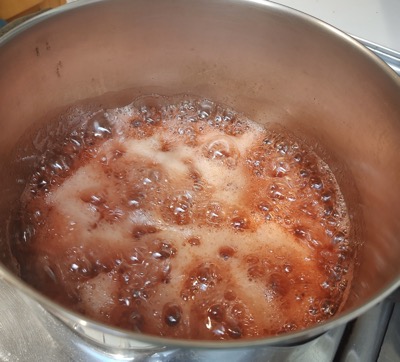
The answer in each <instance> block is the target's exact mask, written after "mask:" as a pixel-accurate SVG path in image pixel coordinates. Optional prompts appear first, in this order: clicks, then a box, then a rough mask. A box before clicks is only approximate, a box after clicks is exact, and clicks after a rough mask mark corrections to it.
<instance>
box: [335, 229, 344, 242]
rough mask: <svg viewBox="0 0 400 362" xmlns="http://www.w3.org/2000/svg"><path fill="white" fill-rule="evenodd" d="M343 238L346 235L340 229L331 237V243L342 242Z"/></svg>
mask: <svg viewBox="0 0 400 362" xmlns="http://www.w3.org/2000/svg"><path fill="white" fill-rule="evenodd" d="M345 240H346V236H345V235H344V233H342V232H341V231H339V232H338V233H337V234H336V235H335V236H334V237H333V243H334V244H339V243H343V242H344V241H345Z"/></svg>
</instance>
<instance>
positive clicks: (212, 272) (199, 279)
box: [181, 262, 221, 301]
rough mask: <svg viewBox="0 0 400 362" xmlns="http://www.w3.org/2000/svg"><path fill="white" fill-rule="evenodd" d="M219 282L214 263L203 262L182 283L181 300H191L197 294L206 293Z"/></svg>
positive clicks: (219, 276)
mask: <svg viewBox="0 0 400 362" xmlns="http://www.w3.org/2000/svg"><path fill="white" fill-rule="evenodd" d="M220 280H221V275H220V271H219V268H218V267H217V265H215V264H214V263H210V262H205V263H202V264H200V265H199V266H197V267H196V268H194V269H192V270H191V271H190V273H189V275H188V277H187V279H186V281H185V283H184V286H183V289H182V291H181V298H182V299H183V300H185V301H187V300H193V299H194V298H195V295H196V294H197V293H204V292H208V291H209V290H210V289H212V288H214V287H215V286H216V285H217V284H218V283H219V282H220Z"/></svg>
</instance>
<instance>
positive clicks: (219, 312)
mask: <svg viewBox="0 0 400 362" xmlns="http://www.w3.org/2000/svg"><path fill="white" fill-rule="evenodd" d="M207 315H208V316H209V317H210V318H211V319H212V320H214V321H216V322H222V321H223V319H224V317H225V309H224V307H223V306H222V305H221V304H214V305H212V306H211V307H209V308H208V310H207Z"/></svg>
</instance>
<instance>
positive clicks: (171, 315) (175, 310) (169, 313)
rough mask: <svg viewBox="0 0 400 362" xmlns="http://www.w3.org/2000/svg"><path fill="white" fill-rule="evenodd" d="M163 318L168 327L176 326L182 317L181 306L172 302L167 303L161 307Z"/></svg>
mask: <svg viewBox="0 0 400 362" xmlns="http://www.w3.org/2000/svg"><path fill="white" fill-rule="evenodd" d="M162 314H163V320H164V322H165V323H166V324H167V325H168V326H169V327H175V326H177V325H178V324H179V323H180V321H181V319H182V308H181V307H180V306H179V305H177V304H173V303H167V304H165V305H164V307H163V312H162Z"/></svg>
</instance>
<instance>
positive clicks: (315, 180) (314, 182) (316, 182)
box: [310, 176, 324, 190]
mask: <svg viewBox="0 0 400 362" xmlns="http://www.w3.org/2000/svg"><path fill="white" fill-rule="evenodd" d="M310 183H311V187H312V188H313V189H315V190H322V188H323V187H324V185H323V183H322V180H321V178H319V177H318V176H312V177H311V178H310Z"/></svg>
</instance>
